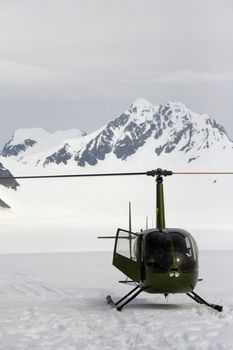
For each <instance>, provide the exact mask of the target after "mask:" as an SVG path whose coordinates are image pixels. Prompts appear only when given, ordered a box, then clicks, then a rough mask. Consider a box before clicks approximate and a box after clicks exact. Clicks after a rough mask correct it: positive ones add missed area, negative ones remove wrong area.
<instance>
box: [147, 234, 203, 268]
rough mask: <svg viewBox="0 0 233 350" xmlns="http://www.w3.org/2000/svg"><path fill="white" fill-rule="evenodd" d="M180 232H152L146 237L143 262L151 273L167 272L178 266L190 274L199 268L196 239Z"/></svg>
mask: <svg viewBox="0 0 233 350" xmlns="http://www.w3.org/2000/svg"><path fill="white" fill-rule="evenodd" d="M175 230H177V231H175ZM178 230H179V229H174V231H173V229H167V230H166V232H162V231H159V230H158V231H151V232H148V233H147V234H146V235H145V238H144V246H143V261H144V263H145V265H146V266H147V268H149V269H150V270H151V271H154V272H165V271H167V270H169V268H170V267H172V266H176V267H178V268H179V269H181V270H182V271H184V272H188V271H190V270H193V269H194V268H195V267H196V266H197V254H198V251H197V247H196V243H195V241H194V239H193V238H192V237H191V235H190V234H189V233H188V232H186V231H184V230H180V232H179V231H178Z"/></svg>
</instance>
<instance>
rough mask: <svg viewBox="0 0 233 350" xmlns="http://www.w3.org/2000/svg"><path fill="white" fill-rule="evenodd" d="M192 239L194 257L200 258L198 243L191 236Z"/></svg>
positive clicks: (195, 258)
mask: <svg viewBox="0 0 233 350" xmlns="http://www.w3.org/2000/svg"><path fill="white" fill-rule="evenodd" d="M190 241H191V244H192V249H193V258H194V260H195V261H197V260H198V248H197V243H196V242H195V240H194V238H193V237H192V236H190Z"/></svg>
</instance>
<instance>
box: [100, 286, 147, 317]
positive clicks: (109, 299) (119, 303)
mask: <svg viewBox="0 0 233 350" xmlns="http://www.w3.org/2000/svg"><path fill="white" fill-rule="evenodd" d="M145 289H146V288H140V287H139V285H137V286H136V287H135V288H134V289H132V290H131V291H130V292H129V293H127V294H126V295H124V296H123V298H121V299H120V300H118V301H117V302H116V303H114V301H113V300H112V297H111V295H108V296H107V297H106V300H107V302H108V304H110V305H112V307H115V308H116V309H117V310H118V311H121V310H122V308H123V307H124V306H125V305H127V304H128V303H130V302H131V301H132V300H133V299H135V298H136V297H137V296H138V295H139V294H140V293H141V292H143V291H144V290H145ZM134 292H135V293H134ZM131 294H132V295H131ZM127 298H128V299H127ZM124 300H125V301H124ZM122 302H123V303H122Z"/></svg>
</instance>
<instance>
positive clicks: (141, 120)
mask: <svg viewBox="0 0 233 350" xmlns="http://www.w3.org/2000/svg"><path fill="white" fill-rule="evenodd" d="M229 152H230V153H229ZM213 153H214V154H215V158H216V159H222V155H225V156H226V154H228V153H229V154H231V155H233V142H232V141H231V140H230V138H229V137H228V135H227V132H226V131H225V129H224V128H223V126H221V125H220V124H218V123H217V122H216V120H215V119H213V118H210V117H209V116H208V115H205V114H204V115H199V114H197V113H195V112H192V111H191V110H190V109H188V108H187V107H186V106H185V105H184V104H182V103H178V102H168V103H166V104H164V105H155V106H154V105H153V104H151V103H150V102H149V101H147V100H145V99H143V98H140V99H137V100H136V101H135V102H134V103H133V104H132V105H131V106H130V107H129V108H128V109H127V110H126V111H125V112H123V113H122V114H121V115H120V116H119V117H117V118H116V119H114V120H112V121H110V122H109V123H108V124H106V125H104V126H103V127H102V128H100V129H99V130H97V131H95V132H93V133H91V134H88V135H86V133H85V132H83V131H80V130H69V131H58V132H56V133H54V134H50V133H48V132H46V131H45V130H43V129H18V130H16V131H15V133H14V135H13V136H12V139H11V140H9V142H7V143H6V145H5V146H4V147H3V149H2V151H1V159H2V161H4V159H11V160H14V161H17V162H18V163H21V164H27V165H30V166H33V167H35V166H36V167H48V166H49V165H63V166H64V165H67V164H76V165H77V166H78V167H85V166H95V165H97V164H105V165H107V163H108V161H110V160H116V161H117V160H118V161H121V162H120V163H121V164H122V165H123V166H124V165H125V164H126V163H128V161H130V163H131V164H133V163H134V161H135V160H136V159H137V158H139V154H140V158H141V159H149V158H150V159H151V160H153V161H154V163H155V161H156V162H157V163H158V162H161V160H162V159H173V160H174V159H181V158H182V160H183V163H184V164H188V163H190V162H195V160H197V159H198V158H201V157H203V156H208V155H210V154H212V155H213ZM227 158H229V157H227ZM231 159H233V157H231ZM126 161H127V162H126ZM230 162H232V161H231V160H230ZM120 163H119V164H120Z"/></svg>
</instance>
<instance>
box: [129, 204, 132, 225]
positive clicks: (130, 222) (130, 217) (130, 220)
mask: <svg viewBox="0 0 233 350" xmlns="http://www.w3.org/2000/svg"><path fill="white" fill-rule="evenodd" d="M129 232H132V215H131V202H129Z"/></svg>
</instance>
